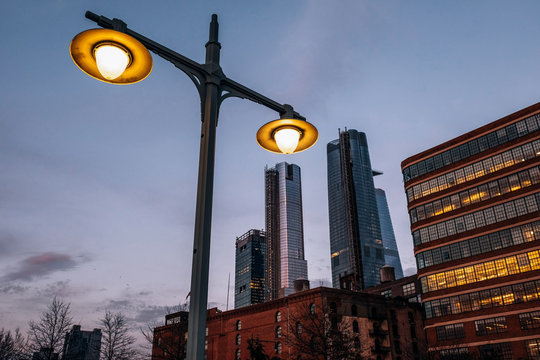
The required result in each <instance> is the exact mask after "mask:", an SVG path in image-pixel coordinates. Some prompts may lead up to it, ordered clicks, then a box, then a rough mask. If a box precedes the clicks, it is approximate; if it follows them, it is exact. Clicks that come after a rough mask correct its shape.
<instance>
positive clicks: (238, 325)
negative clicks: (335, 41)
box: [236, 320, 242, 330]
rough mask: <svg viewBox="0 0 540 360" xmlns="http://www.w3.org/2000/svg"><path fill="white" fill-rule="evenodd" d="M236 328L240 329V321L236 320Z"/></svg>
mask: <svg viewBox="0 0 540 360" xmlns="http://www.w3.org/2000/svg"><path fill="white" fill-rule="evenodd" d="M236 330H242V321H241V320H236Z"/></svg>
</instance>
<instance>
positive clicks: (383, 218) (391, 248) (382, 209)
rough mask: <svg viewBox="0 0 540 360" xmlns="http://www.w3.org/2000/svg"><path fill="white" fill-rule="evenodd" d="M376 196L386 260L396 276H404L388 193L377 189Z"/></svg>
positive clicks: (398, 277) (399, 277)
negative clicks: (389, 207)
mask: <svg viewBox="0 0 540 360" xmlns="http://www.w3.org/2000/svg"><path fill="white" fill-rule="evenodd" d="M375 197H376V198H377V210H378V211H379V221H380V223H381V237H382V242H383V247H384V262H385V264H386V265H390V266H392V267H393V268H394V270H395V272H396V278H397V279H401V278H402V277H403V268H402V267H401V260H400V259H399V252H398V248H397V243H396V236H395V235H394V227H393V226H392V219H391V218H390V210H389V209H388V202H387V201H386V194H385V193H384V190H382V189H375Z"/></svg>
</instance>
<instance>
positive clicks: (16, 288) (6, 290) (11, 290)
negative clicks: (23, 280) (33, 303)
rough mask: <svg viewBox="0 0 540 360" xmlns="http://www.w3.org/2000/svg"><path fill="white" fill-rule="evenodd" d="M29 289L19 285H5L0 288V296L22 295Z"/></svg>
mask: <svg viewBox="0 0 540 360" xmlns="http://www.w3.org/2000/svg"><path fill="white" fill-rule="evenodd" d="M28 289H29V287H27V286H21V285H7V286H3V287H0V294H6V295H7V294H22V293H24V292H25V291H27V290H28Z"/></svg>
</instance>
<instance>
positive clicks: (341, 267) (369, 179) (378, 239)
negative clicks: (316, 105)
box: [327, 130, 385, 289]
mask: <svg viewBox="0 0 540 360" xmlns="http://www.w3.org/2000/svg"><path fill="white" fill-rule="evenodd" d="M327 164H328V213H329V224H330V251H331V258H332V284H333V286H334V287H336V288H337V287H339V283H340V282H339V278H340V276H345V275H350V274H355V278H356V279H355V281H356V282H357V284H356V286H355V287H356V288H359V289H363V288H367V287H370V286H375V285H377V284H379V282H380V277H379V270H380V268H381V267H382V266H383V265H384V263H385V259H384V248H383V244H382V236H381V226H380V221H379V213H378V209H377V200H376V196H375V187H374V183H373V170H372V168H371V162H370V158H369V150H368V145H367V139H366V135H365V134H364V133H362V132H358V131H356V130H346V131H342V132H340V136H339V139H337V140H334V141H331V142H330V143H328V146H327Z"/></svg>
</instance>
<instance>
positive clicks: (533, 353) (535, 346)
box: [525, 339, 540, 359]
mask: <svg viewBox="0 0 540 360" xmlns="http://www.w3.org/2000/svg"><path fill="white" fill-rule="evenodd" d="M525 348H526V349H527V354H528V355H529V359H538V358H540V339H533V340H529V341H527V342H526V343H525Z"/></svg>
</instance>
